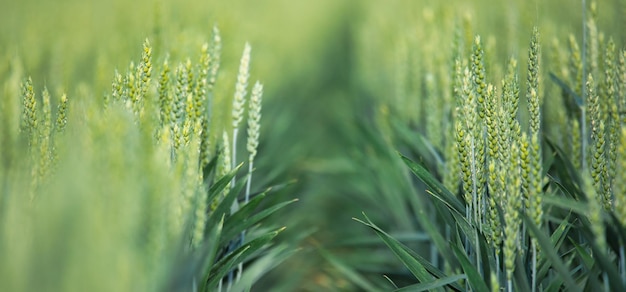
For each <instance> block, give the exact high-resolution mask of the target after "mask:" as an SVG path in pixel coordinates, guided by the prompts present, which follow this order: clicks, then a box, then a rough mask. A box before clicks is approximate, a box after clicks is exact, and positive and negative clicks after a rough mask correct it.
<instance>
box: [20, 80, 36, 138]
mask: <svg viewBox="0 0 626 292" xmlns="http://www.w3.org/2000/svg"><path fill="white" fill-rule="evenodd" d="M22 98H23V103H24V104H23V109H22V110H23V111H22V127H21V128H22V132H23V133H25V134H26V136H27V139H28V144H29V145H30V146H31V147H32V146H34V142H35V139H36V133H37V123H38V121H37V100H36V99H35V90H34V89H33V80H32V79H31V78H30V77H29V78H28V79H26V81H25V82H24V83H22Z"/></svg>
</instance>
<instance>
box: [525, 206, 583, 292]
mask: <svg viewBox="0 0 626 292" xmlns="http://www.w3.org/2000/svg"><path fill="white" fill-rule="evenodd" d="M522 218H523V219H524V224H526V227H528V230H529V231H530V233H531V235H532V236H533V237H534V238H535V239H537V243H539V246H540V247H541V250H542V251H543V253H544V254H545V256H547V257H548V258H549V259H550V262H551V263H552V267H554V269H555V270H556V272H557V273H558V274H559V275H560V276H561V277H562V278H563V281H564V282H565V285H566V286H567V288H568V289H569V290H570V291H581V289H580V287H578V286H577V285H576V282H575V281H574V279H572V277H571V275H570V273H569V270H568V268H567V266H566V265H565V263H563V260H561V257H560V256H559V255H558V253H557V251H556V250H555V249H554V246H553V245H552V242H551V241H550V239H549V238H548V237H547V236H546V235H544V234H543V233H542V232H541V231H540V230H539V228H537V226H536V225H535V223H533V221H532V220H530V219H529V218H528V216H526V215H522Z"/></svg>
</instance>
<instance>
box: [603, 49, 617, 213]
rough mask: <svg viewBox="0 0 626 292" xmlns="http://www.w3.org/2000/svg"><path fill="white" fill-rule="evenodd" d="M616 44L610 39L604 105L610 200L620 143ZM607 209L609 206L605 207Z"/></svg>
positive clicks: (606, 192) (606, 186)
mask: <svg viewBox="0 0 626 292" xmlns="http://www.w3.org/2000/svg"><path fill="white" fill-rule="evenodd" d="M615 51H616V50H615V42H614V41H613V39H612V38H611V39H609V42H608V44H607V48H606V53H605V58H604V70H605V71H604V82H603V91H604V97H603V98H602V99H603V103H604V104H605V106H604V109H605V111H606V112H607V114H606V119H605V121H606V125H607V141H606V142H607V145H606V148H607V149H606V150H605V151H606V152H607V153H606V155H605V163H604V167H603V170H602V182H603V194H604V196H605V197H606V198H607V199H608V200H609V202H610V201H611V200H612V196H613V186H612V185H613V180H614V178H615V171H616V170H615V168H616V160H617V144H618V143H619V129H620V122H619V114H618V104H617V103H618V101H617V100H618V94H617V88H616V87H617V85H616V79H617V68H616V62H615V53H616V52H615ZM609 205H610V204H609ZM604 206H605V208H606V207H607V205H606V204H605V205H604Z"/></svg>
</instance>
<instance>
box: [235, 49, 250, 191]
mask: <svg viewBox="0 0 626 292" xmlns="http://www.w3.org/2000/svg"><path fill="white" fill-rule="evenodd" d="M250 50H251V48H250V44H248V43H246V45H245V47H244V49H243V55H242V56H241V61H240V63H239V73H238V74H237V83H236V84H235V96H234V98H233V112H232V118H233V145H232V147H233V149H232V153H231V155H232V160H231V163H232V168H235V165H236V164H237V134H238V133H239V123H241V120H243V110H244V105H245V103H246V99H245V97H246V93H247V91H248V78H249V77H250ZM234 181H235V178H234V177H233V182H232V186H234V185H235V184H234Z"/></svg>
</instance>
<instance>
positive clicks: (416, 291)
mask: <svg viewBox="0 0 626 292" xmlns="http://www.w3.org/2000/svg"><path fill="white" fill-rule="evenodd" d="M463 279H467V276H466V275H465V274H460V275H454V276H448V277H444V278H441V279H437V280H434V281H432V282H429V283H419V284H414V285H410V286H406V287H402V288H400V289H396V290H394V291H395V292H420V291H431V290H434V289H436V288H440V287H444V286H446V285H449V284H452V283H456V282H458V281H460V280H463Z"/></svg>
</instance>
